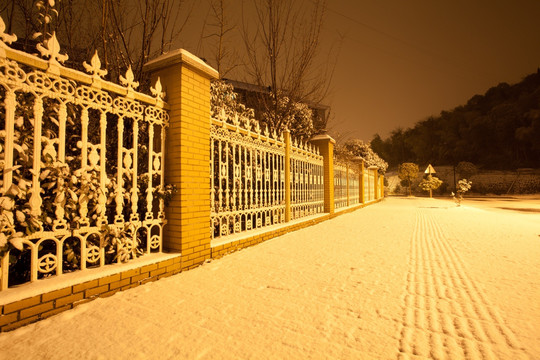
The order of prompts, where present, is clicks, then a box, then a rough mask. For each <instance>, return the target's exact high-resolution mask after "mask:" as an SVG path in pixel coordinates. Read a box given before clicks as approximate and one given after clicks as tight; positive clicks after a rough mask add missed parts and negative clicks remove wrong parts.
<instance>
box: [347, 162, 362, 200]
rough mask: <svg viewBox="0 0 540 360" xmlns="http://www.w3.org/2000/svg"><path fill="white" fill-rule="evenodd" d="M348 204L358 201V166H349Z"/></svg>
mask: <svg viewBox="0 0 540 360" xmlns="http://www.w3.org/2000/svg"><path fill="white" fill-rule="evenodd" d="M348 176H349V205H357V204H359V203H360V175H359V171H358V166H350V167H349V172H348Z"/></svg>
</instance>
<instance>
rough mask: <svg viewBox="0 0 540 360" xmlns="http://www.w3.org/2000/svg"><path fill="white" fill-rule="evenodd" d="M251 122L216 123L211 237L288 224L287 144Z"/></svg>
mask: <svg viewBox="0 0 540 360" xmlns="http://www.w3.org/2000/svg"><path fill="white" fill-rule="evenodd" d="M251 124H252V121H251V120H249V119H244V120H242V124H240V120H239V119H236V123H235V124H230V123H228V122H227V119H226V118H224V117H223V118H222V119H219V120H218V119H213V120H212V128H211V136H210V138H211V139H210V147H211V151H210V154H211V156H210V167H211V178H212V180H211V181H212V184H211V185H212V186H211V224H212V225H211V226H212V239H215V238H219V237H222V236H227V235H231V234H237V233H240V232H243V231H248V230H252V229H258V228H261V227H263V226H269V225H275V224H280V223H282V222H284V221H285V150H284V149H285V143H284V141H283V138H282V137H279V138H278V137H277V135H276V134H275V133H273V134H272V136H271V135H270V134H269V133H268V132H265V134H262V133H261V130H260V128H259V127H258V126H257V127H255V128H254V129H253V131H252V130H251V129H252V127H251Z"/></svg>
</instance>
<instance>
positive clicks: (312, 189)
mask: <svg viewBox="0 0 540 360" xmlns="http://www.w3.org/2000/svg"><path fill="white" fill-rule="evenodd" d="M323 211H324V174H323V157H322V156H320V155H319V154H318V153H317V150H316V149H315V148H314V147H311V145H306V144H302V143H300V144H298V143H296V141H294V142H293V144H292V147H291V219H299V218H302V217H304V216H308V215H315V214H319V213H322V212H323Z"/></svg>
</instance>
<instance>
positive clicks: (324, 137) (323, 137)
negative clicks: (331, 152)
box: [309, 134, 336, 144]
mask: <svg viewBox="0 0 540 360" xmlns="http://www.w3.org/2000/svg"><path fill="white" fill-rule="evenodd" d="M322 140H326V141H330V142H331V143H332V144H335V143H336V140H334V139H333V138H332V137H331V136H330V135H328V134H321V135H315V136H314V137H312V138H311V140H309V141H322Z"/></svg>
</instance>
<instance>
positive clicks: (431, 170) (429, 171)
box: [424, 164, 436, 199]
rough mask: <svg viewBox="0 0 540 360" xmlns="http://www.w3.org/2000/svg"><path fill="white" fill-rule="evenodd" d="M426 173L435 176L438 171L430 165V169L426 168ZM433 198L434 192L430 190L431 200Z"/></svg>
mask: <svg viewBox="0 0 540 360" xmlns="http://www.w3.org/2000/svg"><path fill="white" fill-rule="evenodd" d="M424 173H426V174H428V175H429V176H431V174H435V173H436V171H435V169H434V168H433V166H431V164H429V165H428V167H427V168H426V171H424ZM432 197H433V194H432V190H431V189H429V198H430V199H431V198H432Z"/></svg>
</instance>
